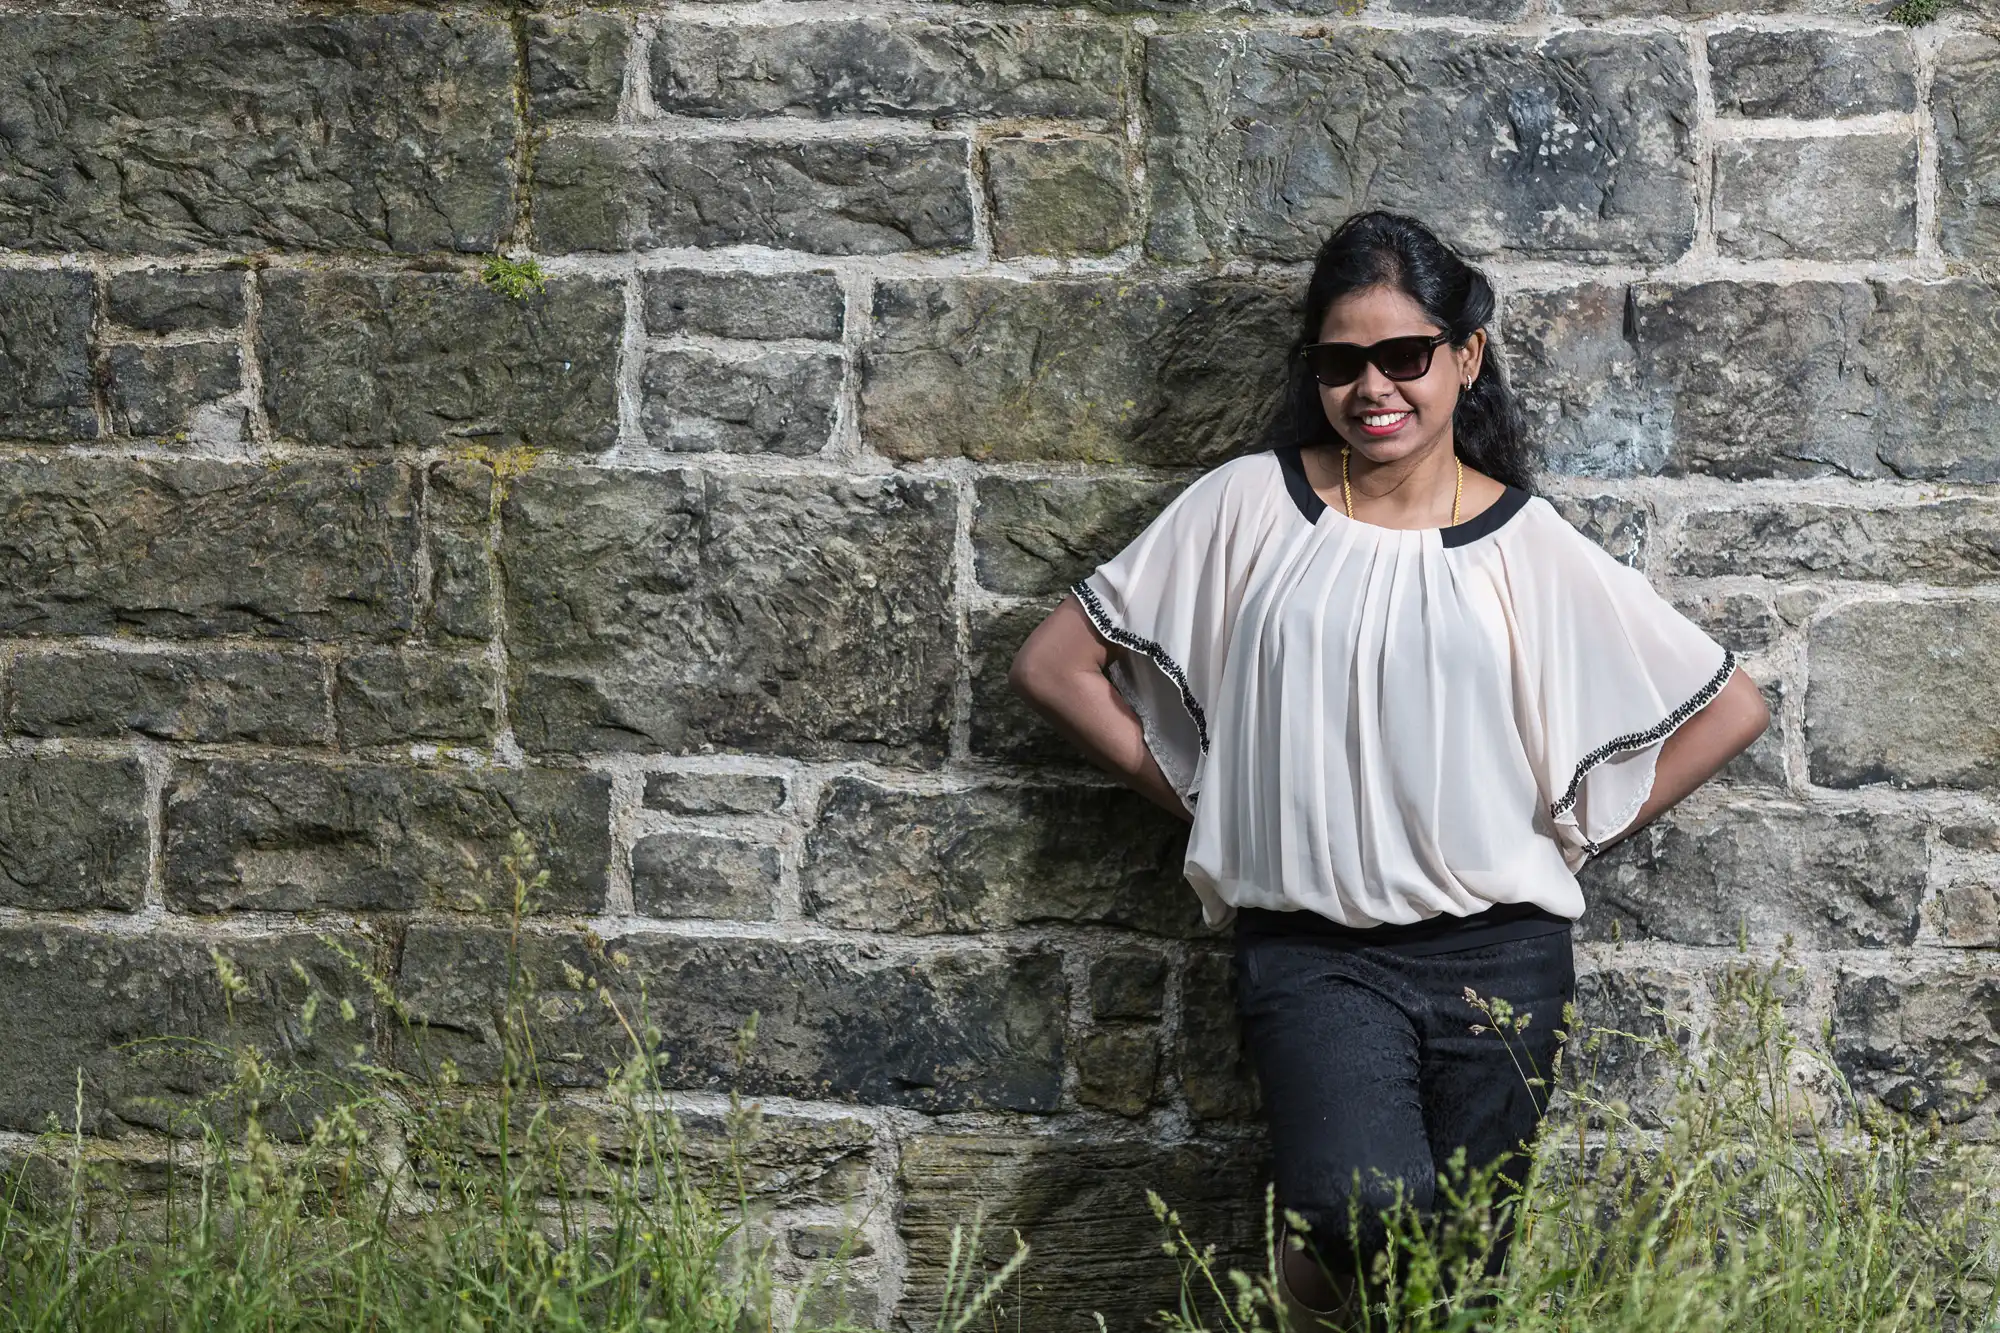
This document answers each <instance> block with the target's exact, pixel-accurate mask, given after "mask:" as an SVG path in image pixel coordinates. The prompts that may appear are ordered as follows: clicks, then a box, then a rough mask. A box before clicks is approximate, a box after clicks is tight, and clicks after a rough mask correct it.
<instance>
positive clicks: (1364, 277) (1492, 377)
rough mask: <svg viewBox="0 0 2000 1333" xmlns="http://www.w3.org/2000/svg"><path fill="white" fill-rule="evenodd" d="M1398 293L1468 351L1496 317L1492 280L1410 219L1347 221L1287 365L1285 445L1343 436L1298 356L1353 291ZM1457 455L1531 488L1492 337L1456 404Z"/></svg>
mask: <svg viewBox="0 0 2000 1333" xmlns="http://www.w3.org/2000/svg"><path fill="white" fill-rule="evenodd" d="M1367 287H1393V288H1395V289H1396V290H1397V291H1400V292H1402V293H1403V294H1404V295H1406V296H1408V297H1409V298H1410V299H1411V300H1412V301H1415V302H1416V303H1417V304H1418V305H1419V306H1421V307H1422V308H1423V311H1424V313H1425V314H1426V315H1429V316H1430V318H1431V319H1432V321H1434V322H1435V323H1436V324H1437V326H1438V327H1439V328H1440V329H1441V330H1443V331H1445V332H1448V333H1449V334H1451V341H1452V345H1453V346H1461V345H1463V344H1464V342H1465V340H1466V339H1467V338H1470V337H1471V336H1472V334H1473V331H1474V330H1475V329H1478V328H1481V327H1484V326H1485V324H1486V323H1487V321H1488V320H1490V319H1492V318H1493V287H1492V284H1490V283H1488V282H1487V281H1486V275H1485V274H1483V273H1481V272H1480V271H1479V270H1478V269H1476V268H1474V267H1473V266H1472V265H1470V264H1468V263H1466V262H1465V261H1464V260H1463V259H1460V258H1459V257H1458V256H1457V255H1456V254H1454V253H1452V250H1451V247H1449V246H1447V245H1446V244H1445V243H1444V242H1443V241H1441V240H1439V239H1438V238H1437V236H1436V235H1435V234H1434V233H1433V232H1432V231H1431V229H1430V228H1428V227H1426V226H1425V225H1424V224H1423V223H1421V222H1419V221H1417V220H1416V219H1415V218H1413V217H1409V216H1407V215H1405V214H1402V213H1389V212H1384V211H1382V210H1379V209H1377V210H1373V211H1370V212H1366V213H1356V214H1353V215H1352V216H1350V217H1348V218H1347V219H1346V220H1345V221H1344V222H1342V223H1341V224H1340V225H1339V226H1338V227H1336V228H1335V229H1334V231H1333V234H1332V235H1331V236H1329V237H1327V238H1326V243H1325V244H1324V245H1322V246H1320V248H1319V257H1318V258H1317V259H1316V260H1314V261H1313V271H1312V280H1311V281H1310V282H1309V283H1308V284H1307V285H1306V308H1305V325H1304V329H1303V331H1302V332H1301V333H1300V335H1299V340H1298V341H1297V342H1296V343H1294V344H1293V345H1292V354H1291V356H1290V357H1289V358H1288V365H1289V367H1290V369H1289V370H1288V372H1287V373H1288V374H1289V375H1290V377H1291V378H1290V384H1289V386H1288V391H1287V393H1286V405H1287V411H1288V414H1289V416H1290V423H1289V427H1290V428H1289V430H1286V429H1283V428H1281V429H1280V432H1279V434H1280V435H1281V436H1284V437H1287V438H1289V439H1290V440H1291V441H1292V442H1294V443H1297V444H1335V445H1337V444H1340V443H1341V439H1340V436H1339V433H1338V432H1336V431H1335V430H1334V428H1333V423H1332V422H1330V421H1328V420H1327V419H1326V410H1325V409H1324V408H1323V407H1321V406H1320V400H1319V385H1318V383H1317V382H1316V381H1314V379H1313V377H1312V375H1311V374H1309V373H1308V372H1307V370H1306V367H1305V362H1304V359H1303V358H1301V357H1300V356H1299V354H1298V349H1299V348H1301V347H1303V346H1305V345H1306V344H1307V343H1309V342H1317V341H1319V328H1320V323H1321V321H1323V320H1324V319H1325V318H1326V311H1327V307H1329V306H1331V305H1332V304H1333V303H1334V302H1335V301H1337V300H1339V299H1340V298H1341V297H1343V296H1346V295H1347V294H1348V293H1349V292H1356V291H1360V290H1362V289H1363V288H1367ZM1451 434H1452V441H1453V443H1454V445H1455V446H1456V448H1457V451H1458V456H1459V457H1460V458H1462V459H1464V460H1465V461H1466V462H1467V463H1470V464H1471V465H1472V466H1473V467H1475V468H1477V469H1479V470H1480V471H1481V472H1484V473H1485V474H1486V475H1487V476H1489V477H1491V478H1493V479H1494V480H1495V481H1500V482H1505V483H1507V484H1508V485H1510V486H1519V487H1521V488H1522V489H1523V490H1527V489H1529V488H1530V485H1531V483H1532V481H1533V480H1534V471H1535V466H1534V450H1533V448H1532V447H1531V446H1530V445H1529V443H1528V423H1527V418H1526V417H1525V416H1523V415H1522V412H1521V407H1520V404H1519V403H1517V402H1516V401H1515V399H1514V395H1513V394H1512V393H1511V392H1510V391H1509V390H1508V388H1507V374H1506V370H1505V368H1504V367H1502V366H1501V364H1500V355H1499V353H1498V352H1497V351H1495V350H1494V347H1493V339H1492V335H1491V331H1490V330H1489V331H1488V336H1487V341H1486V349H1485V354H1484V355H1483V356H1482V357H1481V358H1480V362H1479V377H1478V378H1477V379H1475V380H1474V381H1473V382H1472V387H1471V388H1470V389H1467V390H1466V391H1465V392H1464V393H1462V394H1460V395H1459V399H1458V407H1457V409H1456V410H1455V411H1453V413H1452V415H1451Z"/></svg>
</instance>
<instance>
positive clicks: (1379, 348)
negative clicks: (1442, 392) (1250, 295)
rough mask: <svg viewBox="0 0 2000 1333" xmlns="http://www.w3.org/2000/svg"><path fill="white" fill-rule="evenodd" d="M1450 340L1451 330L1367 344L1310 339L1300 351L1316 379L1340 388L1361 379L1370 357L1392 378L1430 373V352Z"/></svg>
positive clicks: (1413, 378)
mask: <svg viewBox="0 0 2000 1333" xmlns="http://www.w3.org/2000/svg"><path fill="white" fill-rule="evenodd" d="M1450 341H1451V335H1450V334H1449V333H1440V334H1438V335H1437V336H1436V337H1435V338H1426V337H1423V336H1422V335H1420V334H1413V335H1411V336H1410V337H1407V338H1384V339H1383V340H1382V341H1381V342H1378V343H1370V344H1369V345H1368V346H1366V347H1363V346H1362V345H1361V344H1360V343H1307V344H1306V345H1305V346H1304V347H1301V348H1300V349H1299V355H1300V356H1302V357H1304V358H1305V359H1306V369H1307V370H1309V371H1311V372H1312V377H1313V378H1314V379H1316V380H1318V381H1319V382H1320V383H1321V384H1324V385H1326V386H1328V387H1329V388H1338V387H1340V386H1341V385H1343V384H1352V383H1354V381H1356V380H1358V379H1360V378H1361V368H1362V367H1363V366H1365V365H1367V364H1368V363H1369V362H1371V361H1373V362H1374V363H1375V369H1377V370H1379V371H1381V372H1382V373H1383V374H1384V375H1387V376H1388V377H1389V378H1390V379H1392V380H1420V379H1422V378H1423V377H1424V376H1426V375H1428V374H1430V373H1431V354H1432V353H1433V352H1435V351H1436V350H1437V348H1438V345H1439V344H1440V343H1448V342H1450Z"/></svg>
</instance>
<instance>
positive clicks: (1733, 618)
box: [1673, 592, 1785, 656]
mask: <svg viewBox="0 0 2000 1333" xmlns="http://www.w3.org/2000/svg"><path fill="white" fill-rule="evenodd" d="M1673 603H1674V605H1675V606H1676V607H1678V608H1679V609H1680V611H1681V613H1682V614H1683V615H1685V616H1687V617H1688V619H1690V620H1692V621H1694V623H1695V624H1697V625H1700V626H1701V627H1702V628H1703V629H1705V630H1707V631H1708V632H1709V634H1710V635H1711V636H1712V637H1713V638H1714V639H1715V641H1716V642H1717V643H1720V644H1721V645H1722V646H1723V647H1725V648H1727V649H1729V650H1730V651H1731V652H1734V653H1737V654H1739V655H1742V656H1755V655H1756V654H1758V653H1761V652H1763V651H1764V650H1765V649H1767V648H1770V647H1771V646H1772V645H1774V644H1776V643H1777V642H1778V639H1779V637H1780V636H1782V635H1783V634H1784V632H1785V626H1784V622H1783V621H1781V620H1780V619H1778V613H1777V611H1776V609H1775V608H1773V607H1772V605H1771V603H1770V600H1769V599H1768V598H1766V597H1764V596H1762V595H1761V594H1758V593H1753V592H1695V593H1684V594H1681V595H1680V596H1677V597H1675V598H1673Z"/></svg>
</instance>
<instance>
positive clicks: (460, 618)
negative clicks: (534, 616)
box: [424, 455, 519, 639]
mask: <svg viewBox="0 0 2000 1333" xmlns="http://www.w3.org/2000/svg"><path fill="white" fill-rule="evenodd" d="M510 461H512V462H516V463H518V461H519V456H518V455H515V456H514V457H513V458H512V459H510V458H509V456H507V455H501V456H499V457H498V458H495V459H493V460H492V461H491V462H472V461H470V460H465V459H452V460H450V461H447V462H442V463H433V464H431V466H430V469H429V471H427V472H426V473H425V474H424V508H425V513H426V517H427V518H428V519H429V522H428V524H427V528H428V531H427V532H426V533H425V537H426V539H427V545H428V552H427V554H428V555H429V556H430V570H431V586H430V614H429V617H428V627H429V628H430V630H431V632H432V633H434V634H436V635H437V636H438V637H440V638H443V639H486V638H490V637H491V636H492V634H493V598H494V582H493V559H492V555H491V554H490V552H489V551H488V545H489V538H490V535H491V528H492V520H493V511H494V507H495V504H496V502H497V500H498V496H497V494H496V492H497V490H498V489H499V488H498V486H497V485H496V484H495V477H494V473H493V463H499V464H501V465H503V466H504V465H506V464H507V463H509V462H510Z"/></svg>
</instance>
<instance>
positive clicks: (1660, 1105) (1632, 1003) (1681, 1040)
mask: <svg viewBox="0 0 2000 1333" xmlns="http://www.w3.org/2000/svg"><path fill="white" fill-rule="evenodd" d="M1700 990H1701V982H1700V980H1699V979H1698V978H1697V977H1695V976H1694V975H1693V974H1692V973H1690V972H1685V971H1682V970H1681V969H1679V968H1675V967H1665V966H1654V965H1648V964H1643V963H1638V964H1634V963H1625V962H1621V961H1616V960H1607V961H1602V962H1597V961H1594V960H1590V959H1587V958H1583V957H1579V958H1578V959H1577V978H1576V1015H1577V1020H1578V1021H1577V1023H1576V1024H1575V1025H1572V1027H1571V1028H1570V1041H1569V1045H1568V1047H1567V1048H1566V1049H1565V1050H1564V1053H1563V1069H1564V1074H1563V1079H1562V1081H1563V1084H1564V1085H1565V1086H1567V1087H1573V1088H1575V1089H1577V1090H1578V1091H1581V1092H1583V1093H1584V1094H1586V1095H1587V1096H1589V1097H1592V1098H1594V1099H1596V1100H1599V1101H1603V1102H1613V1103H1619V1102H1622V1103H1623V1104H1624V1105H1626V1106H1627V1107H1629V1108H1630V1109H1631V1112H1632V1116H1633V1119H1634V1120H1635V1121H1637V1122H1638V1124H1639V1125H1641V1126H1642V1127H1644V1128H1647V1129H1659V1128H1662V1127H1663V1125H1664V1123H1665V1114H1666V1111H1667V1108H1668V1107H1669V1105H1670V1104H1671V1103H1672V1101H1673V1095H1674V1076H1675V1069H1674V1062H1673V1058H1672V1057H1671V1056H1670V1055H1668V1054H1667V1053H1666V1052H1665V1051H1663V1050H1660V1049H1658V1048H1656V1047H1655V1046H1652V1045H1649V1044H1647V1042H1644V1041H1634V1040H1633V1039H1632V1036H1624V1035H1620V1034H1623V1033H1631V1034H1633V1035H1634V1036H1638V1037H1644V1038H1650V1039H1652V1040H1654V1041H1659V1040H1662V1039H1664V1040H1669V1041H1671V1042H1672V1043H1673V1044H1674V1045H1675V1046H1677V1047H1681V1048H1685V1047H1686V1045H1687V1041H1688V1037H1689V1033H1690V1024H1691V1022H1692V1018H1693V1011H1694V1005H1695V999H1696V996H1697V994H1698V993H1699V992H1700ZM1585 1118H1586V1119H1587V1120H1588V1121H1590V1122H1593V1123H1595V1122H1596V1121H1598V1120H1599V1119H1600V1118H1601V1116H1600V1114H1599V1113H1594V1112H1593V1113H1586V1117H1585Z"/></svg>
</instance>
